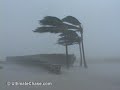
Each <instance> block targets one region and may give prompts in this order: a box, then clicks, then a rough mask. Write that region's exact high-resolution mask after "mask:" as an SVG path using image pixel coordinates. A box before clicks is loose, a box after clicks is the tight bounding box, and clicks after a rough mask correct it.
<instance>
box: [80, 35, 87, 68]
mask: <svg viewBox="0 0 120 90" xmlns="http://www.w3.org/2000/svg"><path fill="white" fill-rule="evenodd" d="M81 38H82V52H83V61H84V67H85V68H87V63H86V59H85V52H84V44H83V34H81Z"/></svg>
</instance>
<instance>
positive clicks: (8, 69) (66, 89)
mask: <svg viewBox="0 0 120 90" xmlns="http://www.w3.org/2000/svg"><path fill="white" fill-rule="evenodd" d="M0 66H2V67H3V68H2V69H0V87H1V90H120V70H119V68H120V63H105V64H104V63H95V64H94V63H93V64H92V63H91V64H88V66H89V67H88V69H85V68H80V67H79V66H78V65H77V64H75V65H74V67H71V68H70V69H69V70H67V69H65V68H62V69H61V74H60V75H56V74H53V73H50V72H49V71H47V70H44V69H42V68H40V67H38V66H36V67H32V66H21V65H18V64H12V63H11V64H10V63H6V64H5V63H2V64H0ZM7 82H10V83H12V82H18V83H20V82H42V83H45V82H47V83H51V84H50V85H7Z"/></svg>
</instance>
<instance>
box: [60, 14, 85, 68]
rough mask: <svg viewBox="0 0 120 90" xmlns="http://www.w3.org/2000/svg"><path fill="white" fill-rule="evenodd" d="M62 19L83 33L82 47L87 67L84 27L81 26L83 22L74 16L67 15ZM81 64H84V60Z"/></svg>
mask: <svg viewBox="0 0 120 90" xmlns="http://www.w3.org/2000/svg"><path fill="white" fill-rule="evenodd" d="M62 21H63V22H64V23H67V24H68V25H71V26H74V27H76V28H74V30H76V31H78V32H80V34H81V41H82V42H81V44H80V47H82V53H81V54H82V55H83V60H84V67H86V68H87V64H86V59H85V52H84V43H83V28H82V26H81V23H80V22H79V21H78V20H77V19H76V18H75V17H73V16H67V17H65V18H63V19H62ZM81 65H82V60H81Z"/></svg>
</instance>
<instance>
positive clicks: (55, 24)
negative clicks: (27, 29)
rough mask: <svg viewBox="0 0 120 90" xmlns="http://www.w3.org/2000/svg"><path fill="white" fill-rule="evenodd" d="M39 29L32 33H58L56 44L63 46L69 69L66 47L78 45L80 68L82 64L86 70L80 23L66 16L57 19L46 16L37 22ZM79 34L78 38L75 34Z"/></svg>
mask: <svg viewBox="0 0 120 90" xmlns="http://www.w3.org/2000/svg"><path fill="white" fill-rule="evenodd" d="M39 23H40V25H41V26H40V27H37V28H36V29H35V30H34V32H38V33H46V32H50V33H60V35H59V36H60V38H59V39H58V42H57V43H58V44H60V45H63V46H65V50H66V64H67V67H69V63H68V62H69V57H68V46H69V45H74V44H78V45H79V50H80V66H82V63H84V67H86V68H87V64H86V60H85V52H84V44H83V28H82V27H81V23H80V22H79V21H78V20H77V19H76V18H75V17H73V16H67V17H65V18H63V19H59V18H57V17H54V16H46V17H44V18H43V19H42V20H40V21H39ZM77 32H79V33H80V36H79V35H78V34H77Z"/></svg>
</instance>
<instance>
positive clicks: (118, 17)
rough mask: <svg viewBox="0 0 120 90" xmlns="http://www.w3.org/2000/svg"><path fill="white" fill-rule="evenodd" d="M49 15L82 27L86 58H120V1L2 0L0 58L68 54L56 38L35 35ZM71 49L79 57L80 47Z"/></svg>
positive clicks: (0, 2) (0, 10)
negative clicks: (74, 20) (70, 19)
mask: <svg viewBox="0 0 120 90" xmlns="http://www.w3.org/2000/svg"><path fill="white" fill-rule="evenodd" d="M48 15H49V16H56V17H58V18H61V19H62V18H64V17H65V16H67V15H72V16H74V17H76V18H77V19H78V20H79V21H80V22H81V23H82V24H83V26H84V44H85V53H86V57H87V58H120V0H0V58H4V57H6V56H11V55H12V56H14V55H29V54H40V53H65V47H63V46H60V45H57V44H56V41H57V39H58V37H57V35H55V34H49V33H47V34H39V33H33V32H32V30H34V29H36V27H38V26H39V24H38V20H41V19H42V18H43V17H44V16H48ZM69 48H70V49H69V50H70V53H75V54H76V55H79V51H78V46H77V45H74V46H70V47H69Z"/></svg>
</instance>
